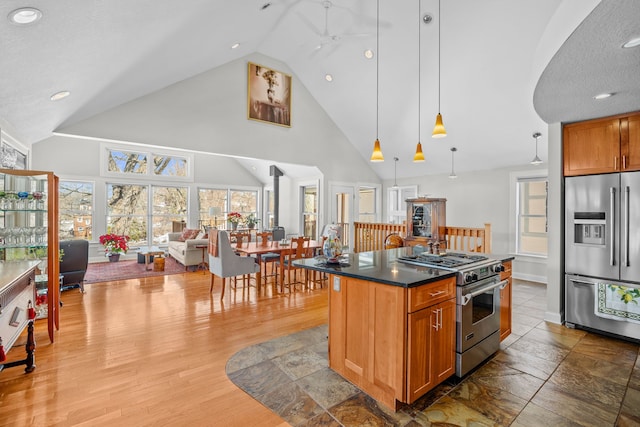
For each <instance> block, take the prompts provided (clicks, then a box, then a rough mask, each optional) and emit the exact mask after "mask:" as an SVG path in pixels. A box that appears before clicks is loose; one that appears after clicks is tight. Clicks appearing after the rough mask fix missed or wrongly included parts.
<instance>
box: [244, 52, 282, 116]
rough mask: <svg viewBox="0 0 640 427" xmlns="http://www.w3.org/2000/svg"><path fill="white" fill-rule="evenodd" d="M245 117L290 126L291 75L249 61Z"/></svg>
mask: <svg viewBox="0 0 640 427" xmlns="http://www.w3.org/2000/svg"><path fill="white" fill-rule="evenodd" d="M248 77H249V78H248V86H249V89H248V91H247V95H248V96H247V98H248V99H247V117H248V118H249V119H250V120H258V121H261V122H267V123H273V124H276V125H280V126H286V127H291V76H290V75H288V74H284V73H281V72H280V71H276V70H272V69H271V68H267V67H264V66H262V65H258V64H254V63H252V62H249V72H248Z"/></svg>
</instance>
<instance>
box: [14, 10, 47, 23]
mask: <svg viewBox="0 0 640 427" xmlns="http://www.w3.org/2000/svg"><path fill="white" fill-rule="evenodd" d="M40 18H42V12H40V11H39V10H38V9H36V8H35V7H23V8H20V9H16V10H14V11H12V12H11V13H10V14H9V21H11V22H13V23H14V24H18V25H27V24H32V23H34V22H36V21H37V20H39V19H40Z"/></svg>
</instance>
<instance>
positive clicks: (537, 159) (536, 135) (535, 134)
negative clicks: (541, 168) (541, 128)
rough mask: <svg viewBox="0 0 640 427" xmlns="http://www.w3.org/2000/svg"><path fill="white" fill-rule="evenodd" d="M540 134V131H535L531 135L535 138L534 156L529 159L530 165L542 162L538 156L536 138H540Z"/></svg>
mask: <svg viewBox="0 0 640 427" xmlns="http://www.w3.org/2000/svg"><path fill="white" fill-rule="evenodd" d="M541 136H542V134H541V133H540V132H535V133H534V134H533V137H534V138H535V139H536V156H535V157H534V158H533V160H531V164H532V165H536V166H537V165H540V164H542V159H541V158H540V157H538V138H540V137H541Z"/></svg>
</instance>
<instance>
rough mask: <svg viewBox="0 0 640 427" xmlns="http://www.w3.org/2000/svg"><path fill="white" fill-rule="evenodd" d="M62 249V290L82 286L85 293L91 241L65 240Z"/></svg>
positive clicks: (81, 290)
mask: <svg viewBox="0 0 640 427" xmlns="http://www.w3.org/2000/svg"><path fill="white" fill-rule="evenodd" d="M60 250H61V251H64V255H63V256H62V261H60V275H61V276H62V282H61V283H60V290H61V291H66V290H68V289H73V288H80V292H82V293H84V276H85V274H86V273H87V265H88V263H89V242H88V241H87V240H63V241H61V242H60Z"/></svg>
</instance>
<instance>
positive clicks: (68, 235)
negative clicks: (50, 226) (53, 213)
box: [58, 181, 93, 240]
mask: <svg viewBox="0 0 640 427" xmlns="http://www.w3.org/2000/svg"><path fill="white" fill-rule="evenodd" d="M58 191H59V197H58V203H59V213H60V218H59V222H58V226H59V238H60V240H69V239H86V240H92V238H93V235H92V227H91V224H92V223H93V183H91V182H79V181H60V183H59V184H58Z"/></svg>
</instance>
